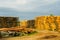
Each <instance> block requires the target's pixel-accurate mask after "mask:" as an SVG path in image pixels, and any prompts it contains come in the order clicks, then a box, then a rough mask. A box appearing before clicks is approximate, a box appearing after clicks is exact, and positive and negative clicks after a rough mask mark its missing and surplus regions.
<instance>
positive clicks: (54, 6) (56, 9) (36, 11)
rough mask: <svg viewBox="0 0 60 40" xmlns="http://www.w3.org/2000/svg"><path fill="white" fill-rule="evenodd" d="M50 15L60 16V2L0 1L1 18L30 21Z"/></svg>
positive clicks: (41, 0)
mask: <svg viewBox="0 0 60 40" xmlns="http://www.w3.org/2000/svg"><path fill="white" fill-rule="evenodd" d="M50 14H53V15H59V16H60V0H0V16H16V17H19V19H20V20H29V19H34V18H35V17H36V16H46V15H50Z"/></svg>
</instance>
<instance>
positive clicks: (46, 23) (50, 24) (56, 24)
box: [35, 16, 60, 31]
mask: <svg viewBox="0 0 60 40" xmlns="http://www.w3.org/2000/svg"><path fill="white" fill-rule="evenodd" d="M35 27H36V28H37V29H39V30H53V31H55V30H60V16H40V17H37V18H36V19H35Z"/></svg>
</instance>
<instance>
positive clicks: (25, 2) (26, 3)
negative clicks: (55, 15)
mask: <svg viewBox="0 0 60 40" xmlns="http://www.w3.org/2000/svg"><path fill="white" fill-rule="evenodd" d="M57 1H59V0H0V7H6V8H13V9H16V10H18V11H33V10H34V9H36V8H37V7H40V6H44V5H50V4H53V3H55V2H57Z"/></svg>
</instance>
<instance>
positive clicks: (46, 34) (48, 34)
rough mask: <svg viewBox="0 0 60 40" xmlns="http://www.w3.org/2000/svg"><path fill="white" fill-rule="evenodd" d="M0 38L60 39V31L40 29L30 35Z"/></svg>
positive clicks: (14, 39) (8, 39)
mask: <svg viewBox="0 0 60 40" xmlns="http://www.w3.org/2000/svg"><path fill="white" fill-rule="evenodd" d="M0 40H60V33H58V32H54V31H53V32H52V31H40V32H38V33H36V34H33V35H29V36H23V37H11V38H2V39H0Z"/></svg>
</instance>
